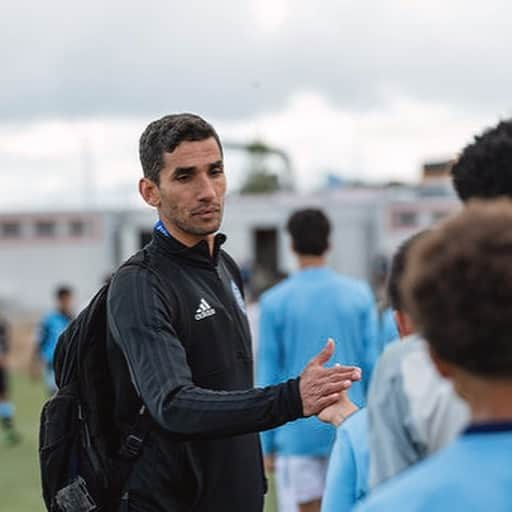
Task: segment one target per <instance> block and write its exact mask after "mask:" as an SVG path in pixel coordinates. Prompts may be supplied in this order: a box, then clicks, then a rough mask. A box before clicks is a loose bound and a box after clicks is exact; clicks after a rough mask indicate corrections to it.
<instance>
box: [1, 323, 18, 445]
mask: <svg viewBox="0 0 512 512" xmlns="http://www.w3.org/2000/svg"><path fill="white" fill-rule="evenodd" d="M8 351H9V327H8V325H7V321H6V320H5V319H4V318H2V317H1V316H0V427H1V428H2V431H3V441H4V442H5V444H8V445H14V444H17V443H19V442H20V440H21V436H20V435H19V433H18V432H17V431H16V429H15V428H14V404H13V403H12V402H11V401H10V400H9V387H8V378H9V376H8V374H7V352H8Z"/></svg>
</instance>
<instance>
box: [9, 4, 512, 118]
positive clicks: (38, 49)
mask: <svg viewBox="0 0 512 512" xmlns="http://www.w3.org/2000/svg"><path fill="white" fill-rule="evenodd" d="M511 16H512V5H511V4H510V3H509V2H505V1H502V0H489V1H488V2H485V3H484V4H482V3H481V2H467V0H466V1H462V0H451V1H450V2H441V1H439V0H430V1H426V0H421V1H419V0H408V1H406V0H394V1H388V2H377V1H373V2H372V1H368V0H366V1H360V2H355V1H347V0H345V1H342V0H323V1H322V2H319V3H317V4H314V5H313V4H312V3H311V2H309V1H305V0H294V1H292V0H274V1H272V2H271V1H270V0H247V1H245V2H238V1H236V0H218V1H217V2H200V1H199V0H191V1H189V2H186V3H183V2H176V1H164V0H154V1H151V0H149V1H148V2H144V3H142V2H134V1H124V2H121V1H119V0H112V1H109V2H100V1H99V0H91V1H89V2H83V3H79V4H76V3H74V4H70V3H69V2H64V1H57V0H48V1H47V2H29V1H28V0H20V1H17V2H11V3H10V4H9V5H8V6H5V7H3V9H2V21H1V22H0V23H1V24H2V26H1V30H0V59H1V61H2V63H3V64H2V67H3V69H2V81H1V85H0V122H4V123H5V122H7V121H9V122H13V121H16V120H17V121H23V120H29V119H34V118H39V119H48V118H66V119H77V118H78V119H84V118H94V117H98V116H99V117H110V118H112V117H142V118H151V117H154V116H156V115H160V114H162V113H167V112H171V111H185V110H190V111H195V112H200V113H202V114H204V115H206V116H208V117H212V118H216V119H227V120H239V119H244V118H248V117H251V116H256V115H259V114H264V113H269V112H274V111H278V110H280V109H282V108H284V106H285V104H286V102H287V101H288V99H289V96H290V94H301V93H302V94H304V93H307V92H314V93H315V94H319V95H322V96H324V97H326V98H328V100H329V101H330V102H332V104H333V105H334V106H335V107H336V108H338V109H340V110H344V111H351V112H364V111H369V110H375V109H382V108H385V106H386V105H388V104H389V103H390V102H392V101H394V98H396V97H398V96H404V97H407V98H412V99H414V100H417V101H423V102H425V104H428V103H437V104H450V105H452V106H454V108H458V109H461V110H467V109H469V110H471V111H472V112H480V113H487V114H489V113H494V112H496V111H499V112H502V111H505V110H506V109H507V108H509V106H510V99H509V98H510V94H509V91H510V90H511V88H512V73H511V72H510V70H509V66H508V61H509V48H510V47H511V45H512V31H510V30H509V28H510V27H509V23H508V20H510V18H511Z"/></svg>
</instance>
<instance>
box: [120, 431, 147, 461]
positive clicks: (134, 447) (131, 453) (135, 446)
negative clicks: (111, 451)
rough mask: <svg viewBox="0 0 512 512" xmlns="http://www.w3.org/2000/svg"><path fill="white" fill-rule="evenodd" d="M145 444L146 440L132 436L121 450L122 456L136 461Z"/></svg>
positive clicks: (126, 440)
mask: <svg viewBox="0 0 512 512" xmlns="http://www.w3.org/2000/svg"><path fill="white" fill-rule="evenodd" d="M143 443H144V439H143V438H141V437H137V436H136V435H134V434H130V435H129V436H128V437H127V438H126V439H125V441H124V444H123V446H122V447H121V450H120V455H121V456H122V457H125V458H127V459H134V458H135V457H138V456H139V453H140V451H141V449H142V444H143Z"/></svg>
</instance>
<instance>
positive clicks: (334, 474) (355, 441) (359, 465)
mask: <svg viewBox="0 0 512 512" xmlns="http://www.w3.org/2000/svg"><path fill="white" fill-rule="evenodd" d="M423 234H424V232H421V233H418V234H416V235H414V236H412V237H411V238H409V239H408V240H406V241H405V242H404V243H403V244H402V245H401V246H400V247H399V248H398V249H397V251H396V253H395V255H394V256H393V261H392V264H391V269H390V272H389V276H388V281H387V286H386V292H387V302H389V304H390V305H391V308H390V311H391V314H392V316H393V321H394V322H395V320H396V325H397V326H398V330H397V333H398V335H400V336H401V337H402V338H404V337H405V338H406V339H407V337H410V335H411V334H412V333H413V331H414V329H413V326H412V324H411V323H410V322H409V321H408V316H407V313H406V312H405V311H404V310H403V300H402V297H401V294H400V293H399V290H398V283H399V281H400V280H401V279H402V276H403V273H404V270H405V264H406V258H407V255H408V253H409V251H410V249H411V247H412V246H413V244H414V243H415V242H416V241H417V240H418V239H419V238H420V237H421V236H423ZM408 343H410V342H408ZM392 345H393V346H397V347H398V346H400V344H398V343H393V344H392ZM386 353H389V349H388V350H387V351H386ZM383 357H386V355H384V356H383ZM378 369H379V365H377V370H376V371H378ZM420 373H423V374H424V372H420ZM397 376H398V375H395V377H397ZM386 391H388V392H389V389H386ZM388 398H394V397H392V396H389V397H388ZM356 409H357V407H356V406H355V405H354V404H352V403H351V402H350V400H349V399H348V397H347V393H346V392H344V393H343V397H342V399H341V400H340V401H339V402H338V403H337V404H335V405H333V406H331V407H329V408H328V409H326V410H324V411H323V412H322V413H321V414H320V416H319V418H320V419H321V420H323V421H330V422H331V423H333V424H334V425H336V426H338V425H340V423H341V426H338V434H337V436H336V441H335V443H334V447H333V450H332V453H331V458H330V460H329V468H328V471H327V483H326V487H325V495H324V499H323V501H322V512H350V511H351V510H352V509H353V507H354V505H355V504H356V503H357V502H358V501H360V500H362V499H363V498H364V497H365V496H366V493H367V491H368V470H369V458H370V455H371V450H370V446H369V439H370V438H369V433H368V430H369V425H368V414H369V409H368V408H364V409H362V410H361V411H359V412H357V413H356V414H353V410H356ZM395 412H396V411H395ZM383 413H385V411H381V414H383ZM351 414H352V415H351ZM349 415H350V417H348V416H349ZM345 418H347V419H346V421H345ZM402 419H403V418H400V417H399V418H396V421H397V422H399V421H401V420H402ZM393 441H396V440H391V439H390V444H391V446H389V450H393V451H394V450H396V451H399V447H398V446H396V445H397V443H396V442H393ZM380 448H381V449H382V450H383V451H387V448H386V447H384V446H381V447H380Z"/></svg>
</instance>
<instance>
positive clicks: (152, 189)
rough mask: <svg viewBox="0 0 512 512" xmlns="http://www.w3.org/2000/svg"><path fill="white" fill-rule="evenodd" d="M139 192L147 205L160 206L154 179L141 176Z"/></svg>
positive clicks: (158, 191)
mask: <svg viewBox="0 0 512 512" xmlns="http://www.w3.org/2000/svg"><path fill="white" fill-rule="evenodd" d="M139 193H140V195H141V196H142V199H144V201H145V202H146V203H147V204H149V206H153V208H158V207H159V206H160V204H161V200H160V190H159V189H158V185H157V184H156V183H155V182H154V181H152V180H150V179H149V178H141V179H140V180H139Z"/></svg>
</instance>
